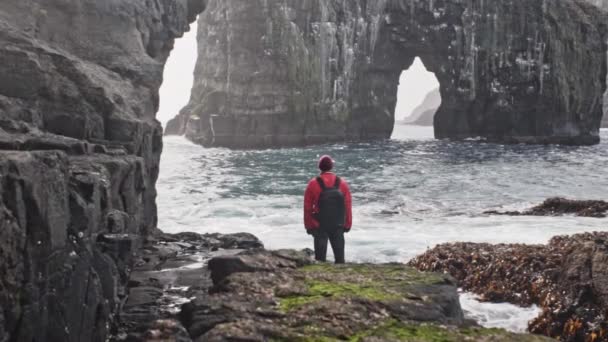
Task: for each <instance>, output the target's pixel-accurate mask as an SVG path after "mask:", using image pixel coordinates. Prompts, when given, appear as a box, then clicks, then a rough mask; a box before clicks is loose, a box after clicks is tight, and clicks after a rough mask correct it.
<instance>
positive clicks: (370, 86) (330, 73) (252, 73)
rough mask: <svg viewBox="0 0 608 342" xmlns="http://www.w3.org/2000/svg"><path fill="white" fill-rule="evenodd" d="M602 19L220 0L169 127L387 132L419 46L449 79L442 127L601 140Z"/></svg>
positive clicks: (213, 138)
mask: <svg viewBox="0 0 608 342" xmlns="http://www.w3.org/2000/svg"><path fill="white" fill-rule="evenodd" d="M606 22H607V19H606V15H605V13H604V12H602V11H598V9H597V7H595V6H594V4H591V3H587V2H582V1H576V0H566V1H526V2H513V1H508V0H488V1H483V2H470V1H467V2H464V1H461V0H447V1H428V0H426V1H405V0H382V1H374V2H371V3H370V2H368V1H362V0H355V1H348V2H344V1H341V2H340V1H331V0H319V1H313V0H288V1H277V0H269V1H265V2H263V3H259V2H257V1H237V0H228V1H226V0H211V1H209V6H208V11H206V12H205V13H204V14H203V15H202V16H201V17H200V20H199V35H198V40H199V59H198V63H197V66H196V70H195V84H194V88H193V90H192V95H191V100H190V103H189V104H188V105H187V106H186V107H185V108H184V109H183V110H182V111H181V113H180V114H179V115H178V116H177V117H176V118H175V119H174V120H173V121H172V122H171V123H170V124H169V126H168V129H167V133H168V134H185V135H186V137H188V138H189V139H190V140H192V141H194V142H196V143H200V144H202V145H205V146H225V147H233V148H256V147H257V148H263V147H281V146H290V145H304V144H313V143H324V142H331V141H345V140H356V141H360V140H368V139H384V138H389V137H390V135H391V132H392V130H393V126H394V122H395V118H394V109H395V104H396V96H397V86H398V79H399V75H400V73H401V72H402V71H403V70H405V69H407V68H409V67H410V65H411V64H412V62H413V61H414V59H415V58H416V57H420V59H421V60H422V62H423V63H424V65H425V66H426V67H427V69H428V70H429V71H431V72H433V73H435V76H436V77H437V79H438V81H439V83H440V89H441V95H442V98H443V101H442V104H441V106H440V108H439V109H438V111H437V114H436V116H435V121H434V126H435V136H436V137H437V138H451V139H465V138H471V137H481V138H485V139H487V140H490V141H497V142H507V143H509V142H513V143H522V142H523V143H540V144H544V143H560V144H576V145H586V144H595V143H597V142H598V141H599V127H600V122H601V120H602V110H603V109H602V95H603V94H604V91H605V89H606V43H605V42H606V37H605V26H606V25H605V24H606Z"/></svg>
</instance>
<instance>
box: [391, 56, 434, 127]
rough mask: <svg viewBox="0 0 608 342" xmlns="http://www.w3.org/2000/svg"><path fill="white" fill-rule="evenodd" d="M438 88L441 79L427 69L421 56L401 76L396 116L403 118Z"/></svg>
mask: <svg viewBox="0 0 608 342" xmlns="http://www.w3.org/2000/svg"><path fill="white" fill-rule="evenodd" d="M436 88H439V81H437V78H436V77H435V74H433V73H432V72H429V71H427V70H426V68H425V67H424V64H422V61H421V60H420V58H416V60H414V64H412V66H411V67H410V68H409V69H407V70H405V71H403V72H402V73H401V77H400V78H399V90H398V93H397V108H396V109H395V118H396V119H397V120H401V119H403V118H405V117H407V116H409V115H410V114H411V113H412V111H413V110H414V109H416V107H418V105H420V104H421V103H422V101H423V100H424V97H425V96H426V95H427V94H428V93H429V92H430V91H431V90H434V89H436Z"/></svg>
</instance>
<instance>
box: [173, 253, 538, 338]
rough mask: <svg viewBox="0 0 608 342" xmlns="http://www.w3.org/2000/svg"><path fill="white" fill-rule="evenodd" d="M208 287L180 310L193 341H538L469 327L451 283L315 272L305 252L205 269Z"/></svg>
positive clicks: (405, 273) (399, 273) (359, 268)
mask: <svg viewBox="0 0 608 342" xmlns="http://www.w3.org/2000/svg"><path fill="white" fill-rule="evenodd" d="M209 270H210V272H211V275H210V276H211V279H213V285H212V287H211V288H210V289H209V291H208V292H199V293H198V295H197V296H196V299H194V300H193V301H192V302H190V303H187V304H185V305H184V306H183V310H182V313H181V314H180V317H181V320H182V322H183V323H184V325H185V327H186V328H187V329H188V331H189V333H190V335H191V337H192V338H193V340H194V341H210V342H211V341H260V342H261V341H339V340H349V341H439V340H440V341H542V340H544V338H543V337H539V336H532V335H518V334H511V333H507V332H505V331H502V330H497V329H482V328H480V327H478V326H476V325H475V323H474V322H469V321H466V320H465V319H464V317H463V313H462V310H461V308H460V304H459V300H458V293H457V291H456V286H455V284H454V282H453V280H452V278H450V277H447V276H443V275H440V274H430V273H421V272H418V271H416V270H414V269H413V268H410V267H407V266H405V265H401V264H383V265H369V264H351V265H343V266H334V265H330V264H315V263H314V262H313V260H312V258H311V253H310V251H292V250H279V251H266V250H261V249H254V250H248V251H245V252H242V253H239V254H236V255H225V256H220V257H217V258H214V259H211V260H210V261H209Z"/></svg>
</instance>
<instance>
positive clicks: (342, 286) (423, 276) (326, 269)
mask: <svg viewBox="0 0 608 342" xmlns="http://www.w3.org/2000/svg"><path fill="white" fill-rule="evenodd" d="M299 272H300V273H301V275H302V276H303V282H304V284H305V286H306V288H307V290H306V292H305V293H302V294H298V295H290V296H285V297H283V298H281V299H280V305H279V307H280V309H281V311H283V312H289V311H291V310H294V309H297V308H300V307H302V306H304V305H307V304H311V303H315V302H317V301H321V300H331V299H338V298H350V299H359V300H369V301H379V302H389V301H398V300H408V299H416V300H418V299H421V298H420V295H418V294H416V292H418V291H417V289H419V288H421V287H426V286H429V285H441V284H450V282H451V280H450V279H449V278H447V277H445V276H443V275H440V274H435V273H424V272H420V271H417V270H415V269H413V268H411V267H407V266H404V265H400V264H386V265H371V264H353V265H340V266H334V265H330V264H315V265H311V266H306V267H303V268H301V269H300V270H299Z"/></svg>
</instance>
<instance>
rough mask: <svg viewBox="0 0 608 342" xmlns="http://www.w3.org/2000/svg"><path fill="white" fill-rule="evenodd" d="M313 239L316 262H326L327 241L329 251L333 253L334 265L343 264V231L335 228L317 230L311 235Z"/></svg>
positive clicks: (340, 228)
mask: <svg viewBox="0 0 608 342" xmlns="http://www.w3.org/2000/svg"><path fill="white" fill-rule="evenodd" d="M313 236H314V238H315V259H316V260H317V261H326V260H325V259H326V257H327V240H329V243H330V244H331V249H332V250H333V251H334V258H335V259H336V264H343V263H344V229H343V228H342V227H337V228H329V229H327V228H323V227H321V228H319V229H318V230H317V231H315V232H314V233H313Z"/></svg>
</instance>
